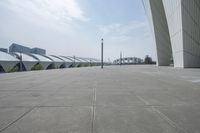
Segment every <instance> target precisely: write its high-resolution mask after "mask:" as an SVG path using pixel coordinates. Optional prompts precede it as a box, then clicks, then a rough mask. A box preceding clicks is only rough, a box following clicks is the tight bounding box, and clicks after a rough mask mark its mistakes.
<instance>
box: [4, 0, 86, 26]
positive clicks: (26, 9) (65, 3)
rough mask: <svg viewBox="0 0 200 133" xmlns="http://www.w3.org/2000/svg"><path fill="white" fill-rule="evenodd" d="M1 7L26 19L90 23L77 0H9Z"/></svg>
mask: <svg viewBox="0 0 200 133" xmlns="http://www.w3.org/2000/svg"><path fill="white" fill-rule="evenodd" d="M0 4H1V5H4V6H7V7H8V8H9V9H11V10H14V11H15V12H17V13H19V14H22V15H24V16H26V17H28V16H27V15H30V16H29V17H32V16H33V15H35V17H39V18H40V19H46V20H49V21H50V22H51V21H62V22H63V23H66V22H71V21H72V20H79V21H88V20H89V19H88V18H87V17H85V16H84V12H83V11H82V10H81V8H80V7H79V5H78V3H77V2H76V0H20V1H17V0H7V1H1V2H0Z"/></svg>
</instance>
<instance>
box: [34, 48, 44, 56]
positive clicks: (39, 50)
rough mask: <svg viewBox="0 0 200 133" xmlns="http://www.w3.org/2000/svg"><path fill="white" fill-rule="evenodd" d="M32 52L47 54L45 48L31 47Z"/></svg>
mask: <svg viewBox="0 0 200 133" xmlns="http://www.w3.org/2000/svg"><path fill="white" fill-rule="evenodd" d="M31 53H34V54H40V55H45V54H46V50H45V49H41V48H32V49H31Z"/></svg>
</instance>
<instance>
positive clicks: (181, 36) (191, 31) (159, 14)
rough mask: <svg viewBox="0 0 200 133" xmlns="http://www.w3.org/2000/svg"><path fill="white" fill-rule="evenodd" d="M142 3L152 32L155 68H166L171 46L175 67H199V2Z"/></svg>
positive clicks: (166, 0) (151, 0) (154, 0)
mask: <svg viewBox="0 0 200 133" xmlns="http://www.w3.org/2000/svg"><path fill="white" fill-rule="evenodd" d="M143 3H144V6H145V9H146V14H147V16H148V17H149V20H150V23H151V27H152V29H153V34H154V38H155V43H156V46H157V56H158V65H168V64H167V62H168V59H169V58H168V57H169V55H170V54H171V50H170V47H169V46H171V47H172V48H171V49H172V57H173V60H174V66H175V67H200V1H199V0H143ZM165 34H166V35H165ZM168 36H169V37H168ZM168 38H169V39H170V40H169V39H168ZM158 40H159V41H158ZM165 41H166V42H165ZM161 42H162V43H161ZM164 42H165V43H164ZM161 45H162V46H161ZM165 48H166V51H165V52H166V53H164V55H163V50H164V49H165ZM168 48H169V49H168ZM160 53H161V54H160ZM160 56H161V57H160ZM163 56H164V57H163ZM163 62H164V63H163Z"/></svg>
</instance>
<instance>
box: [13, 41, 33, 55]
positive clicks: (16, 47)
mask: <svg viewBox="0 0 200 133" xmlns="http://www.w3.org/2000/svg"><path fill="white" fill-rule="evenodd" d="M9 52H10V53H13V52H20V53H26V54H29V53H31V48H29V47H25V46H22V45H19V44H16V43H13V44H12V45H11V46H10V47H9Z"/></svg>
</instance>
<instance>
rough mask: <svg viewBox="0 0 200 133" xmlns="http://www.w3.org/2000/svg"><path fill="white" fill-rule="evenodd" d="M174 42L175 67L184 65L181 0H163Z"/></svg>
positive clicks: (172, 41)
mask: <svg viewBox="0 0 200 133" xmlns="http://www.w3.org/2000/svg"><path fill="white" fill-rule="evenodd" d="M163 5H164V9H165V13H166V17H167V22H168V27H169V33H170V38H171V44H172V51H173V59H174V66H175V67H183V66H184V62H183V37H182V34H183V30H182V14H181V0H163Z"/></svg>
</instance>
